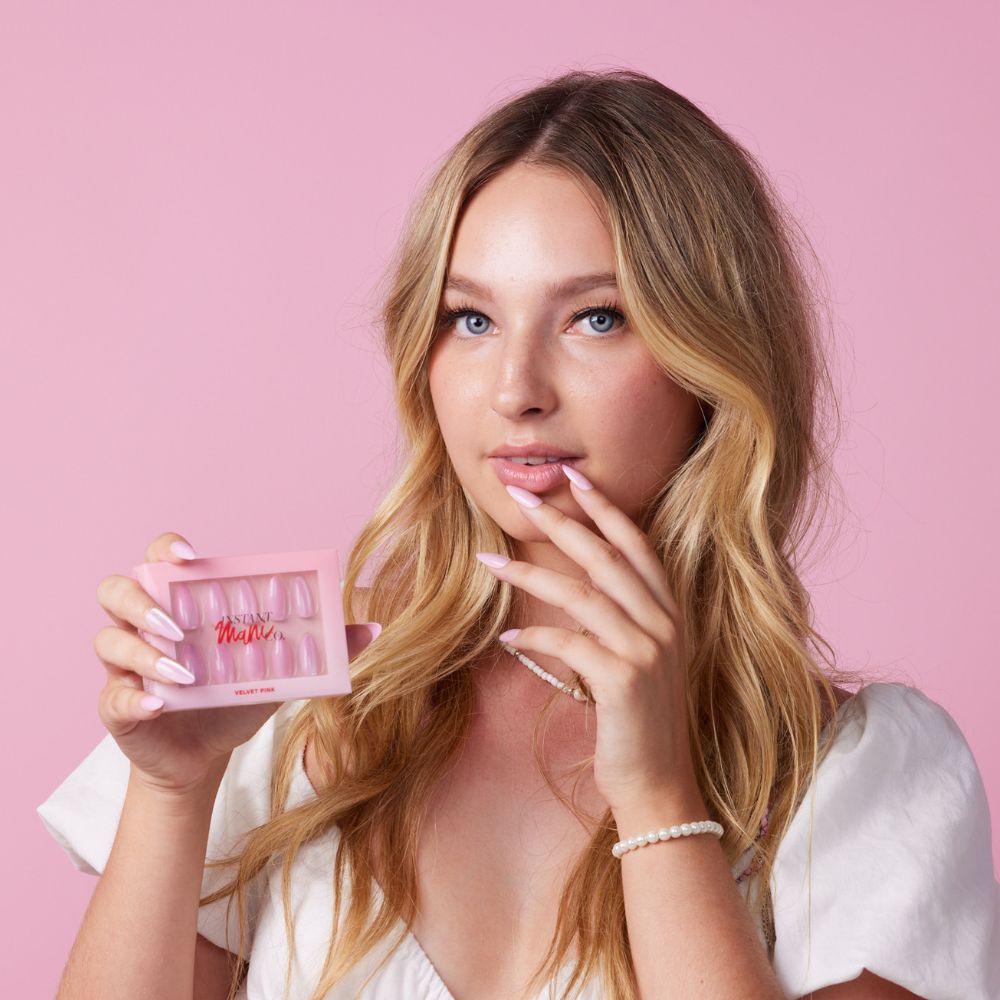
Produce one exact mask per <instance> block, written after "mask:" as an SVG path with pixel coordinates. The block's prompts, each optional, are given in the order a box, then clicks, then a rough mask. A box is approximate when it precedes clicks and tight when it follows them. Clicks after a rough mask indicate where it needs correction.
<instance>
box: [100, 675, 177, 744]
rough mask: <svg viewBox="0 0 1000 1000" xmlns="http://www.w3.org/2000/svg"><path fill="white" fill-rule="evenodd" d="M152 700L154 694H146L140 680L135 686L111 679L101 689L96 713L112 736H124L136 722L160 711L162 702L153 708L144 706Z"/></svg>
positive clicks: (156, 714) (149, 717)
mask: <svg viewBox="0 0 1000 1000" xmlns="http://www.w3.org/2000/svg"><path fill="white" fill-rule="evenodd" d="M136 680H138V678H136ZM153 700H156V696H155V695H149V694H146V692H145V691H144V690H143V689H142V687H141V682H140V687H138V688H135V687H133V686H132V685H130V684H128V683H124V682H118V681H112V682H109V683H108V684H106V685H105V686H104V689H103V690H102V691H101V695H100V698H99V699H98V702H97V714H98V716H100V719H101V723H102V724H103V725H104V727H105V729H107V730H108V732H109V733H111V735H112V736H125V735H126V734H127V733H130V732H131V731H132V730H133V729H134V728H135V726H136V724H137V723H139V722H142V721H144V720H145V719H152V718H155V717H156V716H158V715H159V714H160V713H161V711H162V710H163V705H162V704H161V705H159V706H157V707H155V708H152V707H146V706H148V705H150V704H151V703H152V701H153ZM160 700H161V701H162V699H160ZM144 702H145V704H144Z"/></svg>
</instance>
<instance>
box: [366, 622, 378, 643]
mask: <svg viewBox="0 0 1000 1000" xmlns="http://www.w3.org/2000/svg"><path fill="white" fill-rule="evenodd" d="M364 625H365V628H366V629H368V631H369V632H371V634H372V642H374V641H375V640H376V639H377V638H378V637H379V633H380V632H381V631H382V626H381V625H379V623H378V622H365V623H364Z"/></svg>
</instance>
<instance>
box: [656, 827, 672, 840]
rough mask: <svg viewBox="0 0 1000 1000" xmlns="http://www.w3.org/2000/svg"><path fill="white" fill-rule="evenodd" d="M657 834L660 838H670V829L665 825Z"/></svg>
mask: <svg viewBox="0 0 1000 1000" xmlns="http://www.w3.org/2000/svg"><path fill="white" fill-rule="evenodd" d="M657 836H659V838H660V840H669V839H670V830H669V829H668V828H667V827H663V829H661V830H660V832H659V834H657Z"/></svg>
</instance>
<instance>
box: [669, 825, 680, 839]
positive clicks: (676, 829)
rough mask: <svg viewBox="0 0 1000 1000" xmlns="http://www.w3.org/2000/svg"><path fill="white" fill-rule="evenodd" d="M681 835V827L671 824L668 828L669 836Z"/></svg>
mask: <svg viewBox="0 0 1000 1000" xmlns="http://www.w3.org/2000/svg"><path fill="white" fill-rule="evenodd" d="M680 835H681V828H680V827H679V826H672V827H671V828H670V836H671V837H679V836H680Z"/></svg>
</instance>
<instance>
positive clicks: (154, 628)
mask: <svg viewBox="0 0 1000 1000" xmlns="http://www.w3.org/2000/svg"><path fill="white" fill-rule="evenodd" d="M145 621H146V624H147V625H148V626H149V628H150V631H151V632H155V633H156V634H157V635H159V636H162V637H163V638H164V639H173V640H174V642H180V640H181V639H183V638H184V632H183V630H182V629H181V627H180V626H179V625H178V624H177V622H175V621H174V620H173V618H171V617H170V615H168V614H167V613H166V611H163V610H161V609H160V608H150V609H149V610H148V611H147V612H146V617H145Z"/></svg>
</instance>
